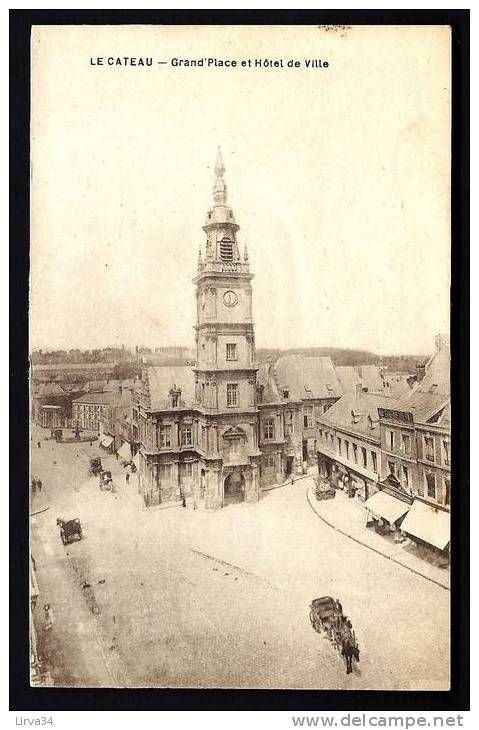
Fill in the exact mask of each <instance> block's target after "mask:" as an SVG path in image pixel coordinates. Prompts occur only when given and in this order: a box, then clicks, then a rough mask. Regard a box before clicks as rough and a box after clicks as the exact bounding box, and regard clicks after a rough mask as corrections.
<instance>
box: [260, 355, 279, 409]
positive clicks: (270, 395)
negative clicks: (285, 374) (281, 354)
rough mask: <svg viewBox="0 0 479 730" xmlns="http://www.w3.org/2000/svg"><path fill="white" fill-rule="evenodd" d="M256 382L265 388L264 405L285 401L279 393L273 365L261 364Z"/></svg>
mask: <svg viewBox="0 0 479 730" xmlns="http://www.w3.org/2000/svg"><path fill="white" fill-rule="evenodd" d="M256 382H257V384H258V385H259V386H262V388H263V395H262V401H261V402H262V403H277V402H279V401H281V400H284V399H283V398H282V397H281V394H280V392H279V388H278V384H277V382H276V380H275V377H274V374H273V372H272V366H271V363H269V362H264V363H261V365H260V366H259V370H258V374H257V376H256Z"/></svg>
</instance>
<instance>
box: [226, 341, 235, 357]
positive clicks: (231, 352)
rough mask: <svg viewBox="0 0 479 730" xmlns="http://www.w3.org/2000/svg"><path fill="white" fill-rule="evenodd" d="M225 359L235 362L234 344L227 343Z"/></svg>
mask: <svg viewBox="0 0 479 730" xmlns="http://www.w3.org/2000/svg"><path fill="white" fill-rule="evenodd" d="M226 359H227V360H237V359H238V355H237V353H236V343H234V342H228V343H227V345H226Z"/></svg>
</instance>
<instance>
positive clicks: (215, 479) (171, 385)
mask: <svg viewBox="0 0 479 730" xmlns="http://www.w3.org/2000/svg"><path fill="white" fill-rule="evenodd" d="M223 175H224V166H223V161H222V159H221V154H220V153H219V152H218V157H217V160H216V164H215V182H214V187H213V206H212V208H211V209H210V210H209V211H208V213H207V217H206V221H205V225H204V226H203V230H204V231H205V234H206V246H205V251H204V255H203V253H202V251H201V249H200V253H199V258H198V270H197V276H196V277H195V279H194V284H195V286H196V303H197V311H196V326H195V331H196V366H195V367H194V368H193V369H191V368H178V367H176V368H174V367H171V368H166V367H165V368H146V369H145V371H144V373H143V376H142V381H141V387H140V389H139V392H138V403H137V411H138V439H139V443H140V452H139V453H140V468H139V488H140V492H141V493H142V495H143V497H144V499H145V502H146V503H147V504H159V503H162V502H166V501H172V500H178V501H179V500H181V501H183V502H184V503H188V502H190V503H191V504H192V505H193V507H195V508H196V507H197V508H199V509H201V508H205V509H218V508H220V507H222V506H224V505H225V504H228V503H229V502H233V501H243V500H245V501H255V500H257V499H258V498H259V491H260V480H259V467H260V459H261V452H260V450H259V444H258V408H257V405H256V373H257V370H258V365H257V363H256V353H255V340H254V328H253V317H252V287H251V280H252V278H253V275H252V274H251V273H250V270H249V262H248V254H247V252H246V251H245V252H244V254H243V255H241V254H240V251H239V247H238V242H237V232H238V230H239V226H238V224H237V223H236V220H235V217H234V214H233V211H232V209H231V208H230V207H229V206H228V205H227V191H226V184H225V182H224V178H223ZM154 381H155V382H154Z"/></svg>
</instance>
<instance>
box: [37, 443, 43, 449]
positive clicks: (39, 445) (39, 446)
mask: <svg viewBox="0 0 479 730" xmlns="http://www.w3.org/2000/svg"><path fill="white" fill-rule="evenodd" d="M37 446H38V448H39V449H41V448H42V445H41V443H40V441H37Z"/></svg>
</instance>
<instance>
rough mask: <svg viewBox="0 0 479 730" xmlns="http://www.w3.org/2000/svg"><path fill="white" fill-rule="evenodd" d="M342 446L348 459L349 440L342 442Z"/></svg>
mask: <svg viewBox="0 0 479 730" xmlns="http://www.w3.org/2000/svg"><path fill="white" fill-rule="evenodd" d="M344 448H345V449H346V459H349V441H345V442H344Z"/></svg>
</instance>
